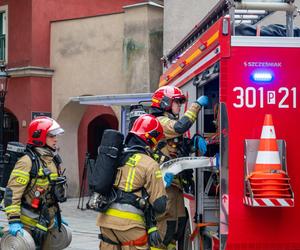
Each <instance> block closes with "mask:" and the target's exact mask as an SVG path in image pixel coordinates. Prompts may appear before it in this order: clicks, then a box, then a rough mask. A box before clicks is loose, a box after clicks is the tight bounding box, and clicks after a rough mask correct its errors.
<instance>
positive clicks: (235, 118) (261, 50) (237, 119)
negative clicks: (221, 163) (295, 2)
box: [220, 37, 300, 249]
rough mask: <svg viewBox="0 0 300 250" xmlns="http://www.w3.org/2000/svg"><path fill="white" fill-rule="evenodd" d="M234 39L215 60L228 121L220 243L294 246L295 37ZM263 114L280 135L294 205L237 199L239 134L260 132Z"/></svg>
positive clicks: (298, 99)
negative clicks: (225, 220) (225, 223)
mask: <svg viewBox="0 0 300 250" xmlns="http://www.w3.org/2000/svg"><path fill="white" fill-rule="evenodd" d="M234 39H239V40H240V41H242V43H236V46H232V47H231V51H230V57H228V58H222V59H221V62H220V102H222V103H225V104H226V108H227V112H228V123H229V124H228V127H229V131H228V132H229V133H228V139H229V162H228V166H229V174H228V175H229V176H228V183H229V227H228V230H229V231H228V240H227V243H226V249H300V238H299V235H298V232H299V227H300V216H299V214H300V178H299V173H300V172H299V143H300V141H299V139H300V138H299V130H298V129H299V128H300V108H299V105H300V92H299V89H300V72H299V71H300V64H299V63H300V61H299V58H300V40H299V39H298V40H297V39H296V38H295V39H296V40H293V41H296V42H293V43H291V44H288V43H286V42H285V41H287V40H284V39H287V38H276V37H273V38H272V39H271V40H269V41H270V43H269V44H266V43H265V41H266V39H265V38H260V37H256V40H255V42H253V43H249V46H247V37H241V38H234ZM253 41H254V40H253ZM297 41H298V42H297ZM296 44H298V46H297V45H296ZM267 46H270V47H267ZM262 79H263V81H261V80H262ZM265 114H272V116H273V122H274V126H275V131H276V137H277V139H282V140H285V141H286V145H287V147H286V150H287V152H286V155H287V171H288V175H289V177H290V178H291V185H292V189H293V191H294V198H295V206H294V207H275V208H274V207H250V206H246V205H244V204H243V196H244V191H243V190H244V179H245V176H244V167H243V166H244V140H245V139H259V138H260V135H261V130H262V125H263V121H264V116H265Z"/></svg>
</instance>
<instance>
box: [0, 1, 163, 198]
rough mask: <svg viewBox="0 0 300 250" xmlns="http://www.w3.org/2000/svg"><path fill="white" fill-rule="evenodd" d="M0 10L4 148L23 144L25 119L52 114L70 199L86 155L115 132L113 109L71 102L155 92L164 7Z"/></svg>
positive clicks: (49, 5)
mask: <svg viewBox="0 0 300 250" xmlns="http://www.w3.org/2000/svg"><path fill="white" fill-rule="evenodd" d="M0 13H1V14H0V19H1V20H2V25H1V24H0V26H1V27H2V29H1V28H0V46H1V48H0V57H2V59H3V60H4V61H5V62H6V63H7V69H8V72H9V75H10V79H9V83H8V94H7V96H6V102H5V111H6V116H5V119H4V120H5V123H4V125H5V124H6V125H5V126H4V127H5V141H4V143H7V141H12V140H14V141H21V142H23V143H26V138H27V128H28V125H29V123H30V121H31V120H32V118H34V117H36V116H39V115H48V116H52V117H53V118H54V119H56V120H57V121H58V122H59V123H60V124H61V126H62V127H63V128H64V129H65V134H64V135H63V137H61V138H60V154H61V156H62V158H63V160H64V165H65V167H66V169H67V171H66V173H67V176H68V179H69V195H70V196H76V195H78V191H79V187H80V179H81V176H82V171H83V168H84V159H85V154H86V152H89V153H90V154H91V156H92V157H95V155H96V152H97V147H98V145H99V144H100V140H101V136H102V133H103V131H104V129H106V128H114V129H118V127H119V107H105V106H83V105H79V104H78V103H74V102H72V101H70V98H71V97H74V96H84V95H106V94H119V93H136V92H149V91H152V90H154V89H155V87H156V86H157V82H158V78H159V75H160V72H161V66H160V61H159V60H160V57H161V56H162V32H163V31H162V26H163V6H162V5H161V4H160V3H157V2H148V1H143V0H116V1H108V0H105V1H97V0H89V1H83V0H65V1H58V0H52V1H48V0H39V1H34V0H22V1H18V0H6V1H5V0H2V1H0ZM0 59H1V58H0Z"/></svg>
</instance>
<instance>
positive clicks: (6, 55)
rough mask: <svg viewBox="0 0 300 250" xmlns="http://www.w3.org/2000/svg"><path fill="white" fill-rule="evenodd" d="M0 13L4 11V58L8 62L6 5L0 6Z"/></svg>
mask: <svg viewBox="0 0 300 250" xmlns="http://www.w3.org/2000/svg"><path fill="white" fill-rule="evenodd" d="M0 13H5V15H4V20H3V21H4V22H3V24H4V25H3V33H4V34H5V60H4V63H5V64H7V63H8V5H2V6H0Z"/></svg>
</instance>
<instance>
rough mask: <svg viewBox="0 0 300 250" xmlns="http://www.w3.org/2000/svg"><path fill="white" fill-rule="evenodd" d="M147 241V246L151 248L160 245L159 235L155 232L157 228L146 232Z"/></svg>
mask: <svg viewBox="0 0 300 250" xmlns="http://www.w3.org/2000/svg"><path fill="white" fill-rule="evenodd" d="M148 239H149V244H150V246H152V247H158V246H159V245H160V244H161V243H162V240H161V238H160V235H159V233H158V231H157V227H151V228H150V229H149V230H148Z"/></svg>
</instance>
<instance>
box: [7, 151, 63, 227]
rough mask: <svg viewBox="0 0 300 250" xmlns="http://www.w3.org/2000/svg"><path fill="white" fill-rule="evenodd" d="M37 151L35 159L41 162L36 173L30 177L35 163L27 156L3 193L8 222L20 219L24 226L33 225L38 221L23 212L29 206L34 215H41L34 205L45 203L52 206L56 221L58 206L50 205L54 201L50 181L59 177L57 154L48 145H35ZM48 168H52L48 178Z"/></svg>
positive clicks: (19, 164)
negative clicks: (46, 174)
mask: <svg viewBox="0 0 300 250" xmlns="http://www.w3.org/2000/svg"><path fill="white" fill-rule="evenodd" d="M34 150H35V151H36V152H37V153H38V154H39V155H40V156H39V157H38V161H36V162H39V165H38V166H36V170H37V173H36V176H31V173H32V166H33V163H32V160H31V159H30V158H29V156H28V155H25V156H23V157H21V158H20V159H19V160H18V161H17V163H16V165H15V167H14V169H13V171H12V173H11V175H10V179H9V181H8V184H7V187H6V191H5V195H4V205H5V212H6V214H7V217H8V221H9V222H14V221H18V222H20V221H21V222H22V223H23V224H25V225H29V226H34V225H33V224H34V223H35V222H34V221H32V220H31V219H30V218H28V217H27V216H26V215H25V214H24V213H23V211H25V210H28V209H29V210H30V211H31V212H33V213H32V214H39V208H35V207H37V206H38V205H40V204H42V203H43V204H47V206H48V207H49V208H48V212H49V216H50V219H51V220H53V218H54V216H55V212H56V207H53V206H51V205H53V203H54V201H53V199H52V196H51V195H49V192H50V181H51V180H56V179H57V177H58V171H57V167H56V165H55V163H54V162H53V156H54V155H53V153H52V151H51V150H50V149H47V148H42V147H36V148H35V149H34ZM45 167H46V168H47V169H49V170H50V172H49V175H48V177H47V176H45V173H44V168H45ZM34 203H35V205H33V204H34Z"/></svg>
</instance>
